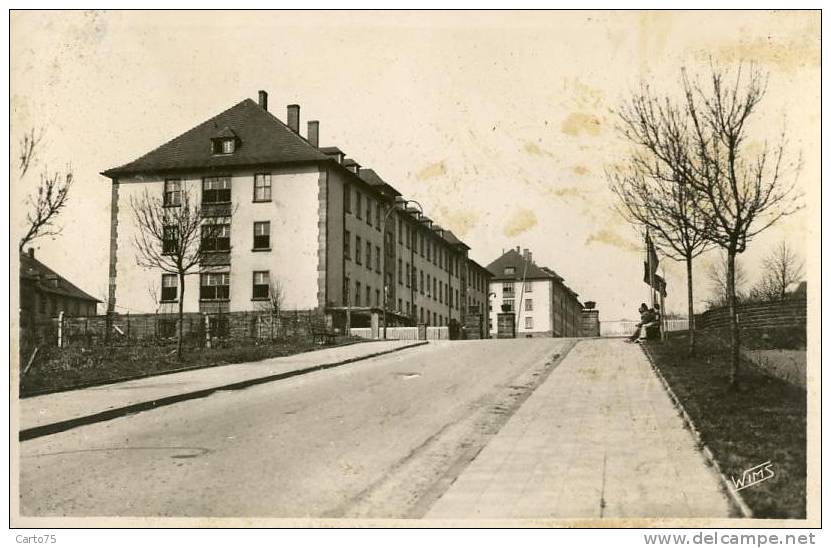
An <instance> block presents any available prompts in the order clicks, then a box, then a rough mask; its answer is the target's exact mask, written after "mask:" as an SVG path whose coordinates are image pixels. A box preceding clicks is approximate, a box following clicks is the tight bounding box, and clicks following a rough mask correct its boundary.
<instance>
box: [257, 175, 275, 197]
mask: <svg viewBox="0 0 831 548" xmlns="http://www.w3.org/2000/svg"><path fill="white" fill-rule="evenodd" d="M254 201H255V202H270V201H271V174H270V173H258V174H256V175H254Z"/></svg>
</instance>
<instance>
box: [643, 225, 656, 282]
mask: <svg viewBox="0 0 831 548" xmlns="http://www.w3.org/2000/svg"><path fill="white" fill-rule="evenodd" d="M646 255H647V262H648V263H649V265H650V267H651V268H652V271H651V274H652V275H654V274H655V273H656V272H658V253H656V252H655V244H653V243H652V238H650V237H649V231H648V230H647V232H646ZM648 280H649V277H648V276H647V280H646V283H649V281H648Z"/></svg>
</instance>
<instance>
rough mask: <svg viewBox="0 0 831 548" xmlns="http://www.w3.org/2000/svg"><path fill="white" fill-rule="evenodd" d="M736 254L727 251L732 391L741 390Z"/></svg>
mask: <svg viewBox="0 0 831 548" xmlns="http://www.w3.org/2000/svg"><path fill="white" fill-rule="evenodd" d="M736 304H737V303H736V252H735V250H733V249H728V250H727V306H728V310H729V312H730V389H731V390H737V389H738V388H739V322H738V318H737V316H736V313H737V310H736V308H737V306H736Z"/></svg>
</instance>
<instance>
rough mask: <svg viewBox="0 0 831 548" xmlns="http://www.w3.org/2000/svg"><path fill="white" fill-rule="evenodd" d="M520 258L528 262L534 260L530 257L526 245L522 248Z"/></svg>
mask: <svg viewBox="0 0 831 548" xmlns="http://www.w3.org/2000/svg"><path fill="white" fill-rule="evenodd" d="M522 258H523V259H525V260H526V261H528V262H529V263H533V262H534V260H533V259H532V258H531V252H530V251H529V250H528V248H527V247H526V248H525V249H523V250H522Z"/></svg>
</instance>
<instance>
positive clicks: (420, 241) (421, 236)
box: [418, 232, 424, 257]
mask: <svg viewBox="0 0 831 548" xmlns="http://www.w3.org/2000/svg"><path fill="white" fill-rule="evenodd" d="M418 254H419V255H421V256H422V257H424V234H422V233H420V232H419V233H418Z"/></svg>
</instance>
